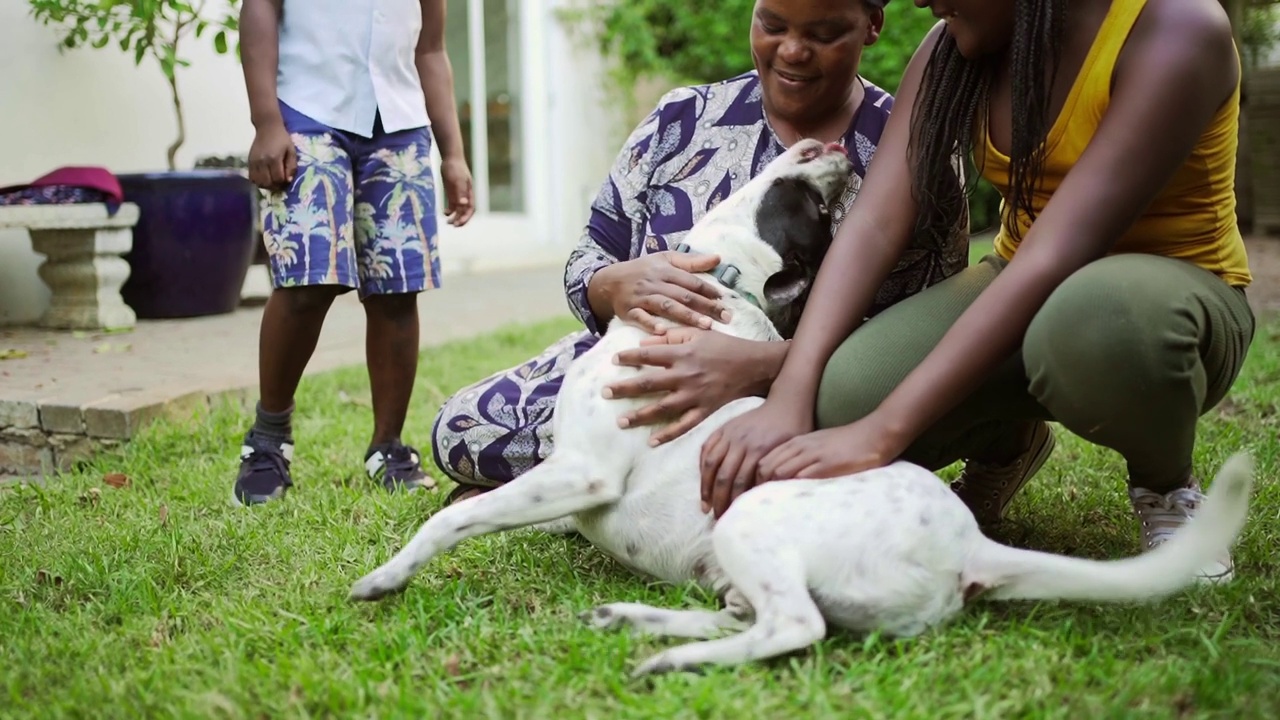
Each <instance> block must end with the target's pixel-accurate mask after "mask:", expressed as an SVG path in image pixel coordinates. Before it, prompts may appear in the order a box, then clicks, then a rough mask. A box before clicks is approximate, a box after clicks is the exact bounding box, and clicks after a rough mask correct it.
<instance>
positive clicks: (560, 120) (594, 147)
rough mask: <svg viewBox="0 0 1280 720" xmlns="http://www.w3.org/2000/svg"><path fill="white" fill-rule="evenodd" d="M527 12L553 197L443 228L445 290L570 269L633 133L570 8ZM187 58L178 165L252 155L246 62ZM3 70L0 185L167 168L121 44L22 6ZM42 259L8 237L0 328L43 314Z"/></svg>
mask: <svg viewBox="0 0 1280 720" xmlns="http://www.w3.org/2000/svg"><path fill="white" fill-rule="evenodd" d="M526 1H527V2H529V5H528V6H526V11H527V12H529V13H530V18H531V19H532V23H531V27H533V28H534V30H533V32H536V33H539V37H540V38H541V39H540V40H539V41H537V42H533V43H530V44H529V45H528V46H527V52H528V53H529V54H530V57H529V62H528V63H527V64H526V66H525V67H526V68H527V69H528V71H527V74H526V76H525V80H526V84H525V87H524V94H525V102H526V103H527V106H526V107H528V108H529V111H530V113H531V114H532V113H535V112H537V113H540V114H541V115H540V119H534V120H531V122H532V123H533V125H532V127H534V128H535V129H536V132H537V135H538V137H536V138H530V140H531V141H533V142H534V143H538V144H537V146H536V147H531V148H529V150H528V155H529V160H530V162H533V163H537V164H538V165H540V166H544V167H545V171H544V174H543V176H542V180H540V181H539V182H541V183H542V186H541V187H540V188H539V189H538V191H537V192H531V194H530V201H531V202H536V203H537V204H536V207H533V208H530V212H529V213H528V215H527V216H526V217H520V216H514V217H513V216H506V217H492V218H480V217H477V219H476V220H473V221H472V223H471V224H470V225H469V226H468V227H467V228H464V229H461V230H454V229H453V228H450V227H449V226H447V225H445V226H442V238H441V258H442V263H443V265H444V272H445V275H446V281H448V277H449V276H450V275H455V274H457V273H461V272H463V271H465V270H468V269H472V270H474V269H486V268H496V267H501V266H510V265H529V264H560V263H563V260H564V257H565V254H566V253H567V251H568V248H569V247H572V245H573V243H574V242H576V240H577V238H578V235H579V233H580V231H581V228H582V225H583V224H584V222H585V220H586V217H587V206H588V204H589V202H590V199H591V197H592V196H593V195H594V193H595V191H596V188H597V187H598V186H599V184H600V182H601V181H602V180H603V178H604V174H605V172H607V170H608V167H609V164H610V163H611V162H612V160H613V156H614V154H615V153H616V152H617V149H618V143H619V142H620V141H621V139H622V137H624V136H625V130H626V129H625V128H623V127H620V125H619V122H620V118H619V112H618V109H617V104H616V103H612V102H610V101H609V99H608V98H607V96H606V95H605V93H604V85H603V83H604V78H603V72H602V67H601V66H602V63H601V60H600V58H599V57H598V55H596V54H595V53H594V51H593V50H592V49H591V48H590V47H583V46H582V44H581V43H580V41H579V40H580V38H579V36H577V35H576V34H571V33H569V32H568V31H567V30H566V28H564V27H563V26H562V25H561V23H560V21H559V20H558V19H557V18H556V17H555V14H554V13H555V9H556V8H557V7H560V6H563V5H565V4H567V3H566V2H565V0H526ZM453 5H454V3H451V4H450V7H451V12H452V11H453V9H452V8H453ZM184 54H185V56H186V57H188V58H189V59H190V60H191V61H192V65H191V67H189V68H186V69H184V70H183V71H182V72H181V74H180V76H179V82H180V84H181V85H180V89H181V91H182V97H183V102H184V105H185V109H186V113H185V115H186V120H187V142H186V144H185V145H184V146H183V148H182V150H181V151H180V152H179V154H178V166H179V168H187V167H191V165H192V163H193V162H194V160H195V159H196V158H197V157H200V156H203V155H211V154H230V153H243V152H245V151H246V150H247V149H248V147H249V144H250V143H251V141H252V139H253V129H252V127H251V126H250V124H249V120H248V102H247V100H246V98H245V92H244V84H243V78H242V75H241V71H240V66H239V64H238V63H237V61H236V60H235V59H234V58H233V57H229V56H219V55H217V54H216V53H215V52H214V51H213V49H212V47H210V46H209V45H208V44H207V43H206V42H205V41H196V42H193V43H192V44H191V46H190V47H189V48H188V49H187V51H186V52H185V53H184ZM0 66H2V67H4V68H5V72H4V73H0V98H4V112H3V113H0V157H2V158H3V159H4V162H3V163H2V164H0V185H8V184H13V183H21V182H26V181H29V180H31V179H33V178H35V177H37V176H39V175H41V174H43V173H45V172H47V171H49V170H52V169H53V168H56V167H59V166H62V165H73V164H74V165H101V166H105V167H107V168H108V169H110V170H112V171H114V172H120V173H125V172H138V171H147V170H162V169H164V167H165V149H166V147H167V146H168V144H169V143H170V142H171V141H172V138H173V137H174V133H175V128H176V125H175V120H174V118H173V112H172V109H171V106H170V103H169V97H168V87H167V86H166V84H165V81H164V77H163V76H162V75H161V73H160V71H159V69H158V68H155V67H153V66H152V65H151V64H148V63H146V62H144V64H143V65H142V66H141V67H136V66H135V65H134V63H133V59H132V55H126V54H124V53H122V52H120V51H119V50H118V49H117V48H115V47H114V46H108V47H107V48H104V49H102V50H93V49H81V50H75V51H68V52H65V53H60V52H59V51H58V48H57V36H56V34H55V33H54V32H53V31H52V30H49V29H48V28H45V27H44V26H42V25H40V24H38V23H37V22H35V21H34V20H33V19H32V18H31V17H30V16H29V12H28V5H27V3H26V2H25V0H5V1H4V2H0ZM622 122H623V124H625V121H622ZM526 147H529V146H528V145H526ZM40 262H41V256H40V255H37V254H36V253H35V252H33V251H32V250H31V244H30V241H29V240H28V239H27V236H26V234H25V233H22V232H0V325H8V324H17V323H26V322H30V321H32V320H35V319H36V318H38V317H39V316H40V314H41V313H43V312H44V309H45V307H46V306H47V304H48V290H47V289H46V288H45V287H44V284H43V283H42V282H41V281H40V278H39V276H38V275H37V274H36V268H37V267H38V266H39V264H40Z"/></svg>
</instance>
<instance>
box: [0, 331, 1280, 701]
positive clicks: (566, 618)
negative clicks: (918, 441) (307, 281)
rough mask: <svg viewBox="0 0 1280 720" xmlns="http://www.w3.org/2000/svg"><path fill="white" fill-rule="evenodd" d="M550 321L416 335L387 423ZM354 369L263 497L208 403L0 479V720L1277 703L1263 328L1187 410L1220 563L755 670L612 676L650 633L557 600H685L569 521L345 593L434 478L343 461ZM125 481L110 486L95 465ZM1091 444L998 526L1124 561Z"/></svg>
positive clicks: (1112, 464) (1131, 530)
mask: <svg viewBox="0 0 1280 720" xmlns="http://www.w3.org/2000/svg"><path fill="white" fill-rule="evenodd" d="M572 327H573V324H572V322H570V321H569V320H562V321H556V322H549V323H544V324H539V325H533V326H527V327H522V328H516V329H512V330H510V331H508V332H504V333H499V334H497V335H494V336H490V337H486V338H483V339H480V340H476V341H472V342H466V343H458V344H452V345H449V346H447V347H444V348H442V349H439V350H433V351H431V352H428V353H426V354H424V355H423V358H422V365H421V372H420V379H419V381H418V386H417V394H416V398H415V403H414V406H413V407H414V409H413V413H412V417H411V419H410V422H409V427H408V430H407V435H406V437H407V439H408V440H409V441H410V442H416V443H418V444H419V445H420V446H422V447H425V446H426V445H427V440H428V436H429V429H430V422H431V417H432V414H433V412H434V410H435V409H436V407H437V405H438V403H439V402H440V401H441V400H442V398H443V396H444V394H445V393H446V392H447V391H449V390H451V389H453V388H456V387H458V386H461V385H462V384H464V383H466V382H468V381H470V380H472V379H475V378H478V377H480V376H482V375H483V374H486V373H488V372H490V371H493V370H496V369H498V368H501V367H504V366H507V365H510V364H513V363H514V362H517V361H519V360H522V359H524V358H526V357H527V356H529V355H531V354H532V353H533V352H535V351H536V350H538V349H540V348H541V347H543V346H544V345H545V344H547V343H548V342H550V341H551V340H553V339H554V338H556V337H558V336H559V335H561V334H562V333H564V332H566V331H569V330H570V329H572ZM367 390H368V380H367V377H366V375H365V372H364V370H363V369H362V368H359V367H356V368H350V369H347V370H342V371H338V372H333V373H328V374H325V375H322V376H318V377H314V378H308V379H307V380H305V381H304V383H303V386H302V389H301V393H300V396H299V398H298V408H299V409H298V416H297V420H296V423H295V433H296V436H297V439H298V441H299V446H298V452H297V458H296V460H295V464H294V466H295V470H296V482H297V485H296V487H295V489H294V491H293V492H292V493H291V494H290V495H289V497H288V499H287V501H285V502H281V503H275V504H272V505H270V506H264V507H260V508H255V509H253V510H244V509H238V508H235V507H232V506H231V505H230V504H229V502H228V501H229V497H230V484H231V479H232V477H233V475H234V473H235V469H236V450H237V448H238V442H239V439H240V435H241V433H242V432H243V430H244V426H245V423H246V422H247V416H246V415H244V414H243V413H242V411H241V410H239V409H238V408H234V407H230V406H228V407H223V408H219V409H217V410H214V411H212V412H210V413H208V414H207V415H202V416H201V417H198V418H196V419H194V420H192V421H191V422H185V423H164V424H160V425H155V426H152V427H151V428H149V429H148V430H146V431H145V432H144V433H143V434H142V435H141V437H140V438H139V439H138V440H137V441H136V442H134V443H132V444H131V445H129V446H128V447H127V448H125V449H123V450H121V451H117V452H114V453H112V454H107V455H103V456H101V457H100V458H98V459H96V460H95V461H94V462H93V463H92V464H91V465H89V466H87V467H85V468H83V469H81V470H79V471H77V472H76V473H75V474H74V475H71V476H69V477H66V478H63V479H60V480H58V481H57V482H55V483H53V484H51V485H49V486H47V487H44V488H37V487H22V488H10V489H6V490H0V716H3V717H32V718H37V717H38V718H56V717H120V718H138V717H144V716H150V717H217V718H223V717H225V718H260V717H263V718H265V717H272V718H275V717H318V716H340V717H374V716H377V717H423V718H436V717H459V718H474V717H494V718H557V717H560V718H568V717H586V718H601V719H613V718H632V717H636V718H638V717H654V718H692V717H697V718H704V717H705V718H721V717H726V718H789V717H839V718H847V717H917V718H950V717H1002V718H1004V717H1032V716H1033V717H1062V718H1084V717H1092V716H1094V715H1102V716H1107V717H1126V718H1127V717H1215V716H1216V717H1258V718H1262V717H1276V716H1277V713H1280V612H1278V611H1277V604H1276V591H1277V588H1278V585H1280V573H1278V572H1277V570H1276V564H1275V553H1276V541H1277V531H1276V528H1277V525H1276V519H1277V518H1276V516H1277V512H1278V511H1280V489H1278V488H1277V485H1276V484H1275V483H1274V481H1273V478H1274V477H1275V474H1276V467H1277V448H1278V444H1277V440H1276V425H1277V415H1276V408H1277V403H1278V402H1280V325H1271V326H1270V327H1264V328H1263V329H1262V330H1261V331H1260V332H1259V336H1258V340H1257V342H1256V344H1255V346H1254V348H1253V353H1252V355H1251V357H1250V359H1249V363H1248V366H1247V368H1246V370H1245V372H1244V376H1243V377H1242V378H1241V380H1240V381H1239V382H1238V384H1237V386H1236V390H1235V391H1234V392H1233V393H1232V395H1231V397H1230V399H1229V401H1228V402H1226V403H1225V404H1224V406H1223V407H1222V409H1221V410H1220V411H1215V412H1213V413H1211V414H1210V416H1208V417H1206V418H1205V420H1204V422H1203V425H1202V432H1201V435H1200V444H1199V450H1198V452H1197V457H1196V465H1197V469H1198V471H1200V472H1202V473H1206V474H1211V473H1212V471H1213V470H1215V469H1216V468H1217V467H1218V465H1219V464H1220V463H1221V462H1222V460H1223V459H1225V457H1226V456H1227V455H1228V454H1230V453H1231V452H1232V451H1234V450H1236V449H1237V448H1240V447H1248V448H1251V449H1252V450H1253V451H1254V453H1255V455H1256V458H1257V460H1258V467H1259V474H1260V479H1259V483H1258V490H1257V494H1256V505H1255V507H1254V511H1253V519H1252V522H1251V523H1250V524H1249V526H1248V527H1247V529H1246V532H1245V535H1244V537H1243V539H1242V541H1241V544H1240V546H1239V548H1238V550H1237V562H1238V567H1237V572H1238V576H1239V577H1238V579H1237V581H1236V582H1235V583H1234V584H1233V585H1231V586H1229V587H1227V588H1223V589H1219V590H1215V591H1192V592H1190V593H1187V594H1184V595H1181V596H1179V597H1176V598H1174V599H1171V600H1169V601H1166V602H1163V603H1161V604H1159V605H1156V606H1153V607H1129V606H1112V607H1102V606H1094V605H1060V604H1033V603H1013V604H996V603H994V602H981V603H978V604H976V605H974V606H972V607H971V608H969V609H968V610H967V611H966V612H965V613H964V614H963V615H962V616H961V617H960V618H959V619H958V620H957V621H956V622H954V623H953V624H952V625H950V626H948V627H946V628H944V629H941V630H939V631H937V632H934V633H932V634H929V635H927V636H924V637H921V638H918V639H916V640H914V641H910V642H891V641H886V640H883V639H878V638H870V639H863V638H858V637H853V636H849V635H844V634H835V635H833V636H832V637H830V638H828V639H827V640H826V641H824V642H822V643H820V644H819V645H817V646H816V647H814V648H813V649H811V650H809V651H805V652H803V653H799V654H796V655H793V656H790V657H787V658H783V659H780V660H775V661H772V662H767V663H758V664H752V665H748V666H744V667H739V668H733V669H719V670H713V671H710V672H708V673H706V674H705V675H701V676H698V675H671V676H664V677H660V678H657V679H656V680H655V681H654V682H653V683H651V684H649V683H633V682H630V681H629V680H628V679H627V676H628V672H629V671H630V669H631V668H632V667H633V666H634V664H635V663H636V662H638V661H639V660H641V659H643V658H644V657H646V656H648V655H649V654H650V653H652V652H654V651H656V650H658V649H660V648H663V647H666V646H668V645H669V644H670V643H671V642H673V641H668V640H660V639H649V638H641V637H632V636H630V635H628V634H625V633H615V634H598V633H596V632H593V631H591V630H589V629H588V628H586V627H585V626H584V625H582V624H581V623H580V622H579V621H578V619H577V613H578V612H579V611H581V610H584V609H587V608H590V607H592V606H593V605H595V604H598V603H602V602H607V601H613V600H621V599H629V600H635V601H642V602H650V603H660V604H664V605H670V606H705V605H707V604H708V603H709V602H710V600H709V599H708V598H706V597H705V596H703V595H702V594H701V593H699V592H697V591H696V590H692V589H689V588H672V587H663V586H658V585H651V584H648V583H646V582H645V581H643V580H641V579H638V578H635V577H633V576H631V575H629V574H628V573H627V572H625V571H624V570H622V569H621V568H620V567H619V566H617V565H616V564H614V563H613V562H612V561H610V560H608V559H606V558H604V557H603V556H602V555H600V554H599V553H596V552H593V551H592V550H591V548H590V547H589V546H587V545H585V543H583V542H581V541H579V540H575V539H572V538H563V537H552V536H545V535H540V534H537V533H534V532H532V531H520V532H513V533H509V534H506V535H501V536H490V537H484V538H478V539H475V540H472V541H468V542H466V543H464V544H463V545H461V546H460V547H459V548H457V549H456V550H455V551H454V552H452V553H448V554H445V555H443V556H441V557H440V558H438V559H437V561H436V562H435V563H434V564H432V565H430V566H428V567H427V568H425V569H424V570H423V571H422V572H421V573H420V574H419V575H418V576H417V577H416V578H415V580H414V582H413V583H412V584H411V585H410V587H409V589H408V590H407V592H406V593H404V594H403V595H401V596H398V597H395V598H392V599H389V600H387V601H385V602H382V603H380V604H368V605H366V604H361V605H354V604H349V603H348V602H347V601H346V600H345V596H346V592H347V589H348V587H349V586H350V584H351V582H352V581H354V580H355V579H357V578H358V577H360V576H361V575H362V574H364V573H365V572H367V571H368V570H370V569H372V568H373V567H375V566H376V565H378V564H379V563H381V562H382V561H384V560H385V559H387V558H388V557H389V556H390V555H391V554H392V553H393V552H394V551H396V550H397V549H399V548H400V547H401V546H402V545H403V543H404V542H405V541H406V540H407V539H408V538H409V537H410V535H411V534H412V533H413V531H414V530H415V529H416V528H417V526H418V525H419V524H420V523H421V522H422V521H423V519H425V518H426V517H427V516H428V514H429V513H430V512H431V511H432V510H433V509H435V508H436V507H437V506H438V504H439V502H440V500H441V498H442V497H443V494H444V492H443V491H444V490H447V488H448V487H450V486H449V485H448V483H442V488H441V491H437V492H435V493H433V494H427V495H420V496H416V497H410V496H403V495H397V496H392V495H389V494H387V493H385V492H383V491H382V490H381V489H379V488H377V487H374V486H372V485H371V484H370V483H369V482H367V481H365V480H364V479H363V477H362V475H361V451H362V450H363V448H364V447H365V444H366V441H367V433H368V432H369V428H370V422H371V416H370V410H369V409H368V407H367V406H366V405H365V404H363V399H364V398H366V397H367ZM115 472H119V473H124V474H125V475H127V476H128V478H129V480H130V483H129V485H128V486H127V487H123V488H115V487H112V486H111V485H110V484H107V483H105V482H104V476H105V475H106V474H107V473H115ZM1122 474H1123V465H1122V463H1121V462H1120V460H1119V459H1118V457H1117V456H1116V455H1114V454H1113V453H1110V452H1105V451H1101V450H1099V449H1096V448H1092V447H1089V446H1087V445H1085V444H1083V443H1082V442H1080V441H1077V440H1075V439H1073V438H1070V437H1062V441H1061V443H1060V445H1059V448H1058V450H1057V452H1056V453H1055V454H1054V456H1053V458H1052V459H1051V460H1050V461H1049V463H1048V465H1047V466H1046V468H1045V470H1044V471H1043V472H1042V473H1041V474H1040V475H1039V476H1038V477H1037V479H1036V480H1035V481H1034V482H1033V483H1032V484H1031V485H1030V486H1029V487H1028V488H1027V490H1026V491H1025V493H1024V494H1023V495H1022V497H1021V498H1020V499H1019V501H1017V502H1016V503H1015V504H1014V506H1013V507H1012V509H1011V515H1012V517H1011V520H1010V522H1009V523H1008V524H1007V526H1006V528H1004V529H1003V530H1002V534H1001V536H1000V537H1001V539H1003V540H1005V541H1008V542H1012V543H1017V544H1021V545H1024V546H1029V547H1035V548H1040V549H1048V550H1053V551H1060V552H1065V553H1072V554H1077V555H1083V556H1090V557H1108V556H1119V555H1127V554H1131V553H1133V552H1135V551H1136V549H1137V534H1136V532H1137V530H1136V527H1135V524H1134V523H1133V522H1132V521H1131V519H1130V516H1129V514H1128V513H1129V508H1128V503H1127V500H1126V497H1125V495H1124V491H1123V487H1124V486H1123V477H1122Z"/></svg>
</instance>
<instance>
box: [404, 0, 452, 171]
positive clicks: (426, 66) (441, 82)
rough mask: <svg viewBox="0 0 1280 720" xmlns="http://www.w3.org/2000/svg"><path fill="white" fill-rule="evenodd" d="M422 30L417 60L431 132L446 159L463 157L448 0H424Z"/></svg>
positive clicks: (415, 60) (422, 0)
mask: <svg viewBox="0 0 1280 720" xmlns="http://www.w3.org/2000/svg"><path fill="white" fill-rule="evenodd" d="M421 2H422V34H421V35H420V36H419V38H418V49H417V54H416V55H415V56H414V63H415V65H416V66H417V68H418V78H419V80H420V82H421V83H422V94H423V95H424V96H425V98H426V101H427V116H428V117H430V118H431V127H432V133H433V134H434V135H435V138H436V142H437V143H439V146H440V157H441V158H442V159H445V160H452V159H458V158H462V157H463V149H462V129H461V126H460V125H459V123H458V108H457V106H456V105H455V104H454V98H453V96H454V87H453V65H451V64H450V63H449V55H448V54H447V53H446V52H445V44H444V22H445V0H421Z"/></svg>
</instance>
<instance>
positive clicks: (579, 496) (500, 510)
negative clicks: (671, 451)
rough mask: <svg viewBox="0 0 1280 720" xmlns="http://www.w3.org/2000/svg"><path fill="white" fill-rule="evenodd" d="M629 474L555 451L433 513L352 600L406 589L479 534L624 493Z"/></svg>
mask: <svg viewBox="0 0 1280 720" xmlns="http://www.w3.org/2000/svg"><path fill="white" fill-rule="evenodd" d="M625 482H626V478H624V477H617V476H616V472H613V471H609V472H603V471H602V469H601V468H598V467H597V468H593V467H592V466H591V464H590V463H589V462H588V461H586V460H585V459H579V458H577V457H566V456H563V455H561V456H555V455H553V456H552V457H550V458H548V459H547V460H546V461H544V462H543V463H542V464H540V465H538V466H537V467H535V468H533V469H532V470H530V471H528V472H526V473H525V474H523V475H521V476H520V477H518V478H516V479H515V480H513V481H511V482H509V483H507V484H506V485H503V486H502V487H499V488H496V489H494V490H490V491H489V492H486V493H483V494H480V495H476V496H474V497H471V498H468V499H466V500H463V501H462V502H458V503H454V504H452V505H449V506H448V507H445V508H443V509H442V510H440V512H438V513H436V514H435V515H433V516H431V518H430V519H428V520H427V521H426V522H425V523H423V524H422V527H420V528H419V529H418V532H417V533H416V534H415V535H414V536H413V539H412V540H410V541H409V544H408V545H406V546H405V547H404V549H402V550H401V551H400V552H398V553H396V554H395V556H394V557H392V558H391V559H390V560H388V561H387V562H386V563H384V564H383V565H382V566H381V567H379V568H378V569H376V570H374V571H373V572H371V573H369V574H368V575H365V576H364V577H362V578H360V579H359V580H358V581H356V583H355V585H353V586H352V588H351V593H350V598H351V599H352V600H376V599H378V598H380V597H382V596H384V595H387V594H388V593H392V592H396V591H398V590H400V589H402V588H403V587H404V586H405V585H406V584H408V582H409V578H410V577H412V576H413V574H414V573H416V572H417V571H418V569H419V568H421V567H422V566H423V565H425V564H426V563H427V562H429V561H430V560H431V558H433V557H435V556H436V555H437V554H439V553H441V552H444V551H445V550H449V549H450V548H452V547H453V546H454V545H457V544H458V543H459V542H461V541H463V540H465V539H467V538H470V537H475V536H477V535H484V534H487V533H492V532H498V531H501V530H511V529H514V528H519V527H525V526H527V525H534V524H537V523H545V522H549V521H552V520H557V519H559V518H562V517H564V516H566V515H570V514H572V513H576V512H581V511H583V510H590V509H591V508H594V507H599V506H600V505H605V504H607V503H611V502H614V501H616V500H617V499H618V498H619V497H621V496H622V491H623V487H624V483H625Z"/></svg>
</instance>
